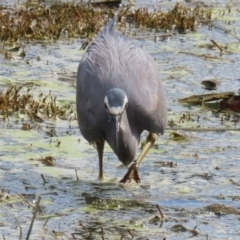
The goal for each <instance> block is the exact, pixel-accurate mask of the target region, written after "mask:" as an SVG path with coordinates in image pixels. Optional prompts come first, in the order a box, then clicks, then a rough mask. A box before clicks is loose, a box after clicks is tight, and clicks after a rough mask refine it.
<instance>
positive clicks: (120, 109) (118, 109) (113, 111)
mask: <svg viewBox="0 0 240 240" xmlns="http://www.w3.org/2000/svg"><path fill="white" fill-rule="evenodd" d="M104 103H105V105H106V106H107V109H108V112H109V113H110V114H112V115H121V114H122V113H123V112H124V110H125V107H126V104H127V103H128V99H127V96H125V98H124V101H123V105H122V106H118V107H113V106H110V105H109V101H108V97H107V96H105V98H104Z"/></svg>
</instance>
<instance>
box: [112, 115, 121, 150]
mask: <svg viewBox="0 0 240 240" xmlns="http://www.w3.org/2000/svg"><path fill="white" fill-rule="evenodd" d="M121 118H122V115H112V120H113V125H114V126H113V127H114V131H115V137H116V139H115V144H116V145H115V147H116V149H117V148H118V134H119V129H120V124H121Z"/></svg>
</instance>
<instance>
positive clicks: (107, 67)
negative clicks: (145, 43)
mask: <svg viewBox="0 0 240 240" xmlns="http://www.w3.org/2000/svg"><path fill="white" fill-rule="evenodd" d="M115 22H116V17H115V18H114V19H112V20H111V21H110V22H109V23H108V24H107V25H106V26H105V27H104V29H103V30H102V31H101V32H100V33H99V34H98V35H97V37H96V38H95V39H94V40H93V41H92V42H91V43H90V45H89V47H88V49H87V51H86V53H85V54H84V55H83V57H82V59H81V61H80V64H79V67H78V73H77V99H76V100H77V115H78V122H79V127H80V131H81V133H82V135H83V137H84V138H85V139H86V140H87V141H89V142H90V143H96V146H97V151H98V158H99V178H100V179H102V178H103V149H104V143H105V141H107V143H108V144H109V145H110V147H111V148H112V149H113V151H114V152H115V154H116V155H117V157H118V159H119V160H120V161H121V162H122V163H123V164H125V165H128V164H129V163H131V162H132V161H133V160H134V158H135V155H136V152H137V149H138V145H139V141H140V135H141V133H142V132H143V131H144V130H147V131H148V132H149V135H148V137H147V139H146V144H145V146H144V148H143V150H142V153H141V154H140V155H139V157H138V159H137V161H135V162H133V164H132V165H131V166H130V167H129V170H128V172H127V174H126V175H125V176H124V178H123V179H122V180H121V182H124V183H128V182H130V181H131V179H134V180H135V181H136V182H139V180H140V179H139V177H138V171H137V169H138V167H139V165H140V163H141V162H142V160H143V158H144V156H145V155H146V154H147V152H148V150H149V149H150V148H151V147H152V145H153V144H154V142H155V140H156V139H157V134H163V132H164V129H165V128H166V125H167V106H166V100H165V96H164V91H163V87H162V83H161V80H160V77H159V72H158V69H157V67H156V64H155V62H154V60H153V58H152V57H151V56H150V55H149V54H148V53H147V52H145V51H144V50H143V49H142V48H141V47H138V46H137V45H135V44H134V43H133V42H132V41H130V40H129V39H128V38H126V37H125V36H123V35H121V34H120V33H118V32H116V31H115V30H114V26H115Z"/></svg>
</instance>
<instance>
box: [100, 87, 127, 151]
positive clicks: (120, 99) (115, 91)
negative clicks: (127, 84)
mask: <svg viewBox="0 0 240 240" xmlns="http://www.w3.org/2000/svg"><path fill="white" fill-rule="evenodd" d="M104 104H105V108H106V111H107V113H108V116H109V118H110V121H111V122H112V124H113V127H114V130H115V134H116V147H118V133H119V128H120V124H121V119H122V115H123V113H124V111H125V110H126V108H127V106H128V98H127V95H126V93H125V92H124V91H123V90H122V89H119V88H112V89H110V90H109V91H108V92H107V93H106V96H105V98H104Z"/></svg>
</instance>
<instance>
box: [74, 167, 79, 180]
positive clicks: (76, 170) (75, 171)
mask: <svg viewBox="0 0 240 240" xmlns="http://www.w3.org/2000/svg"><path fill="white" fill-rule="evenodd" d="M75 173H76V178H77V181H78V180H79V178H78V175H77V169H75Z"/></svg>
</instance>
